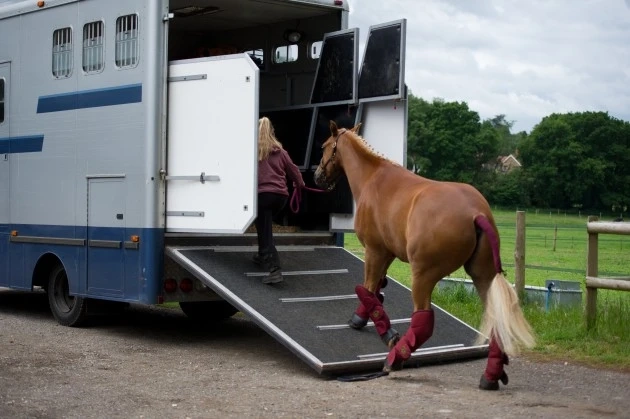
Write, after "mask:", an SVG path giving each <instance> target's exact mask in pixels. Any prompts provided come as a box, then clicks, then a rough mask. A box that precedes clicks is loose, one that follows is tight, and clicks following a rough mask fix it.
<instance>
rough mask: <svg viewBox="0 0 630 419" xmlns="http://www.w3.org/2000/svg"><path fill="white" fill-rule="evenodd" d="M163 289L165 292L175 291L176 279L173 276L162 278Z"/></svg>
mask: <svg viewBox="0 0 630 419" xmlns="http://www.w3.org/2000/svg"><path fill="white" fill-rule="evenodd" d="M164 291H166V292H175V291H177V281H175V280H174V279H173V278H166V280H164Z"/></svg>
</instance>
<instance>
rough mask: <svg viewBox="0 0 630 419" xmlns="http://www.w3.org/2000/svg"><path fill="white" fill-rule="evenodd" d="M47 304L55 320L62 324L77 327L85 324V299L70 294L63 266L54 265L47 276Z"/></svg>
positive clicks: (86, 315)
mask: <svg viewBox="0 0 630 419" xmlns="http://www.w3.org/2000/svg"><path fill="white" fill-rule="evenodd" d="M47 292H48V305H49V306H50V311H52V314H53V316H54V317H55V319H56V320H57V322H58V323H59V324H61V325H63V326H70V327H78V326H81V325H83V324H85V322H86V320H87V317H88V314H87V300H86V299H85V298H82V297H73V296H71V295H70V292H69V287H68V276H67V275H66V270H65V269H64V268H63V266H61V265H59V266H57V267H55V269H53V270H52V272H51V273H50V276H49V278H48V288H47Z"/></svg>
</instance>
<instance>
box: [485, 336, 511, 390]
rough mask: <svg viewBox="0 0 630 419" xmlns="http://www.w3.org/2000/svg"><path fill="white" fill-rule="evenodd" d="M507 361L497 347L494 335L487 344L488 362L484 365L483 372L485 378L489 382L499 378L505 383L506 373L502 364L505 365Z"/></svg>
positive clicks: (506, 357) (505, 356)
mask: <svg viewBox="0 0 630 419" xmlns="http://www.w3.org/2000/svg"><path fill="white" fill-rule="evenodd" d="M509 362H510V360H509V359H508V356H507V355H506V354H504V353H503V351H501V348H499V344H498V343H497V340H496V339H495V338H494V337H493V338H492V339H490V345H489V346H488V364H487V366H486V372H485V373H484V374H483V375H484V377H485V378H486V380H488V381H491V382H497V381H498V380H501V381H503V384H507V374H505V372H504V371H503V365H507V364H509Z"/></svg>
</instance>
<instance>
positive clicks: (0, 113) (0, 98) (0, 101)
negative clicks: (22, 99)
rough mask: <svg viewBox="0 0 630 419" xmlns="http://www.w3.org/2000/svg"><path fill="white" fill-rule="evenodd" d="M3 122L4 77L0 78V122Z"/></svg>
mask: <svg viewBox="0 0 630 419" xmlns="http://www.w3.org/2000/svg"><path fill="white" fill-rule="evenodd" d="M3 122H4V79H0V124H1V123H3Z"/></svg>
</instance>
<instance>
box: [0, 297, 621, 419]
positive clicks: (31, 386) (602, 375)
mask: <svg viewBox="0 0 630 419" xmlns="http://www.w3.org/2000/svg"><path fill="white" fill-rule="evenodd" d="M484 365H485V361H483V360H476V361H469V362H462V363H453V364H447V365H435V366H426V367H422V368H414V369H405V370H403V371H401V372H397V373H394V374H392V375H390V376H388V377H383V378H379V379H375V380H371V381H363V382H353V383H346V382H340V381H338V380H335V379H334V378H327V377H321V376H319V375H317V374H316V373H315V372H314V371H313V370H311V369H310V367H308V366H306V365H305V364H303V363H302V362H301V361H300V360H299V359H298V358H297V357H295V356H294V355H293V354H292V353H291V352H289V351H288V350H287V349H285V348H284V347H283V346H282V345H280V344H279V343H277V342H276V341H274V340H273V339H272V338H271V337H269V336H268V335H267V334H265V333H264V332H263V331H262V330H261V329H259V328H258V327H257V326H256V325H255V324H253V323H252V322H250V321H249V320H248V319H246V318H245V317H242V316H239V315H237V316H236V317H235V318H233V319H230V320H228V321H226V322H224V323H223V324H221V325H218V326H215V327H206V328H200V327H198V326H194V325H193V324H191V322H189V321H188V319H187V318H186V317H185V316H184V315H183V314H182V313H181V312H179V310H156V309H150V310H148V309H146V308H142V307H132V308H131V309H130V310H129V311H128V312H127V313H126V314H125V315H124V317H122V318H112V317H109V318H107V319H101V320H99V321H98V322H96V324H95V325H93V326H91V327H89V328H82V329H75V328H67V327H62V326H59V325H58V324H57V323H56V322H55V321H54V319H53V318H52V315H51V314H50V312H49V310H48V305H47V301H46V296H45V295H43V294H39V295H37V294H22V293H19V292H15V291H0V417H2V418H158V417H159V418H215V417H221V418H224V417H247V416H250V417H309V418H317V417H322V418H324V417H350V418H354V417H388V418H417V417H432V418H433V417H438V418H441V417H444V418H471V417H480V418H492V417H519V418H520V417H522V418H538V417H545V418H582V417H598V418H601V417H630V374H627V373H617V372H611V371H603V370H594V369H589V368H584V367H581V366H577V365H572V364H571V363H568V364H565V363H563V362H554V363H540V362H537V361H532V360H528V359H526V358H519V359H514V360H512V362H511V364H510V365H509V366H508V374H509V375H510V384H509V385H508V386H507V387H503V388H502V389H501V390H500V391H498V392H483V391H480V390H478V389H477V384H478V380H479V376H480V374H481V372H482V371H483V368H484Z"/></svg>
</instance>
